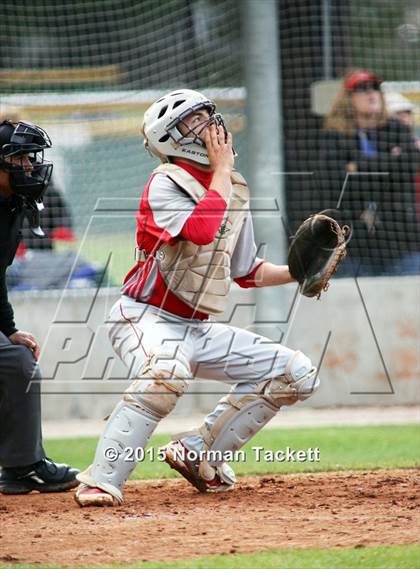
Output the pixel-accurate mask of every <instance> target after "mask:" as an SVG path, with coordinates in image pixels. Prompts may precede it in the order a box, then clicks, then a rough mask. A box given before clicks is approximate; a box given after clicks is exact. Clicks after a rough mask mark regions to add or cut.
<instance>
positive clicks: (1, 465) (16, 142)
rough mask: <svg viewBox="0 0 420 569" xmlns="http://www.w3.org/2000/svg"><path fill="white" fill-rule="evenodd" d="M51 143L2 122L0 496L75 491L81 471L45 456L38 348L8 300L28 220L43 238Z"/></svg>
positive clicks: (27, 128) (33, 129) (36, 130)
mask: <svg viewBox="0 0 420 569" xmlns="http://www.w3.org/2000/svg"><path fill="white" fill-rule="evenodd" d="M50 146H51V142H50V139H49V137H48V135H47V133H46V132H45V131H43V130H42V129H41V128H40V127H38V126H36V125H33V124H31V123H26V122H22V121H20V122H11V121H2V122H0V492H1V493H4V494H26V493H28V492H31V491H32V490H38V491H40V492H54V491H55V492H61V491H64V490H68V489H70V488H73V487H74V486H76V485H77V484H78V483H77V481H76V479H75V477H76V474H78V472H79V471H78V470H77V469H75V468H71V467H70V466H68V465H66V464H56V463H54V462H53V461H52V460H50V459H49V458H47V457H46V456H45V452H44V449H43V446H42V433H41V404H40V383H39V381H40V379H41V376H40V371H39V367H38V363H37V360H38V356H39V346H38V343H37V341H36V339H35V338H34V337H33V336H32V334H30V333H28V332H23V331H21V330H19V329H17V328H16V326H15V322H14V317H13V309H12V307H11V305H10V303H9V301H8V297H7V288H6V269H7V267H8V266H9V265H10V264H11V263H12V261H13V259H14V256H15V254H16V249H17V247H18V244H19V241H20V237H21V235H20V230H21V226H22V222H23V219H24V217H27V218H28V221H29V224H30V226H31V228H32V231H33V233H34V234H35V235H38V236H42V235H43V232H42V230H41V228H40V227H39V211H40V209H41V208H42V206H41V204H42V196H43V193H44V192H45V189H46V187H47V185H48V182H49V180H50V177H51V172H52V164H51V163H49V162H47V161H46V160H44V149H46V148H49V147H50Z"/></svg>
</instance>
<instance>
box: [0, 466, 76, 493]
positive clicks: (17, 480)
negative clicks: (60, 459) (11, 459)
mask: <svg viewBox="0 0 420 569" xmlns="http://www.w3.org/2000/svg"><path fill="white" fill-rule="evenodd" d="M79 472H80V471H79V470H78V469H77V468H72V467H71V466H68V465H67V464H56V463H55V462H53V461H52V460H50V459H49V458H44V459H43V460H40V461H39V462H36V463H35V464H31V465H30V466H22V467H13V468H0V493H2V494H29V492H32V491H33V490H37V491H38V492H65V491H66V490H70V489H71V488H75V487H76V486H77V485H78V484H79V482H78V481H77V480H76V475H77V474H79Z"/></svg>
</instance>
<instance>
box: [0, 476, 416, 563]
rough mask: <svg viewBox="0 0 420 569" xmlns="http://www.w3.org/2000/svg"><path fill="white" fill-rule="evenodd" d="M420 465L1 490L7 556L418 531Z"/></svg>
mask: <svg viewBox="0 0 420 569" xmlns="http://www.w3.org/2000/svg"><path fill="white" fill-rule="evenodd" d="M419 479H420V472H419V471H418V470H380V471H374V472H345V473H329V474H299V475H285V476H280V475H276V476H271V475H270V476H262V477H257V476H255V477H244V478H240V480H239V483H238V486H237V488H236V489H235V490H234V491H233V492H228V493H226V494H207V495H202V494H199V493H197V492H196V491H195V490H194V489H193V488H192V487H190V486H189V485H188V483H187V482H184V481H183V480H157V481H151V482H131V483H129V485H128V487H127V490H126V495H125V503H124V505H122V506H120V507H118V508H103V509H101V508H89V509H87V508H84V509H81V508H79V506H77V504H76V503H75V502H74V501H73V497H72V495H71V494H70V493H66V494H54V495H53V494H49V495H47V494H44V495H41V494H31V495H28V496H2V495H0V520H1V523H0V552H1V553H0V562H2V563H5V564H7V565H9V564H13V563H17V562H21V563H23V562H27V563H31V562H32V563H35V562H36V563H41V564H47V563H50V564H53V563H55V564H62V565H73V564H77V565H100V564H104V563H111V562H114V563H115V562H120V563H128V562H133V561H136V560H165V559H166V560H167V559H176V558H188V557H194V556H202V555H215V554H229V553H249V552H255V551H263V550H267V549H273V548H281V547H291V548H307V547H365V546H369V545H381V544H382V545H388V544H408V543H415V542H416V541H417V540H418V529H419V524H420V515H419V509H420V498H419V497H418V496H416V485H418V482H419Z"/></svg>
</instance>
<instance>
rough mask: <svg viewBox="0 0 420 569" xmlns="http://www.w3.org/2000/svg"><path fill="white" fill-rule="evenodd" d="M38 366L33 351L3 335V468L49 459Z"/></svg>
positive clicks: (0, 343) (0, 336) (0, 445)
mask: <svg viewBox="0 0 420 569" xmlns="http://www.w3.org/2000/svg"><path fill="white" fill-rule="evenodd" d="M35 364H36V362H35V359H34V357H33V355H32V352H31V350H29V349H28V348H26V347H25V346H19V345H15V344H12V343H11V342H10V340H9V339H8V338H7V337H6V336H5V335H4V334H2V333H1V332H0V466H4V467H8V466H9V467H11V466H26V465H29V464H33V463H34V462H37V461H39V460H42V459H43V458H44V457H45V453H44V449H43V447H42V434H41V396H40V393H41V389H40V383H39V380H40V379H41V376H40V372H39V368H38V366H36V365H35ZM31 381H32V382H33V383H31ZM29 386H30V388H29V389H28V387H29Z"/></svg>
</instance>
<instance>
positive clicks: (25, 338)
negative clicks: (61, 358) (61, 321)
mask: <svg viewBox="0 0 420 569" xmlns="http://www.w3.org/2000/svg"><path fill="white" fill-rule="evenodd" d="M9 340H10V341H11V342H12V344H20V345H21V346H26V347H27V348H29V349H30V350H31V351H32V352H33V354H34V357H35V359H36V360H37V359H38V358H39V355H40V347H39V344H38V342H37V341H36V340H35V337H34V336H33V335H32V334H31V333H30V332H24V331H23V330H18V331H17V332H14V333H13V334H11V335H10V336H9Z"/></svg>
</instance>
